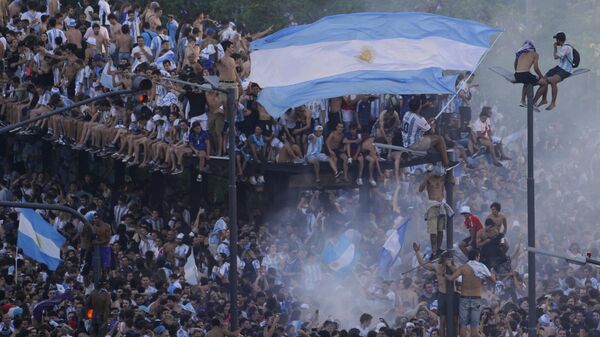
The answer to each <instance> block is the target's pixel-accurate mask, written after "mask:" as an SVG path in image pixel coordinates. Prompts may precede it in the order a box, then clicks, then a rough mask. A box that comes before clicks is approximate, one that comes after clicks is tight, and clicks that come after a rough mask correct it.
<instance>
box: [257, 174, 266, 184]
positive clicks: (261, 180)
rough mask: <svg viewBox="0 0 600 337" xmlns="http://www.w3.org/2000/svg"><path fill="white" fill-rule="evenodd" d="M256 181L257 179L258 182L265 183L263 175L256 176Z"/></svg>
mask: <svg viewBox="0 0 600 337" xmlns="http://www.w3.org/2000/svg"><path fill="white" fill-rule="evenodd" d="M257 181H258V183H259V184H264V183H265V177H263V176H258V180H257Z"/></svg>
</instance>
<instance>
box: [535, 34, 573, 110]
mask: <svg viewBox="0 0 600 337" xmlns="http://www.w3.org/2000/svg"><path fill="white" fill-rule="evenodd" d="M553 37H554V40H555V41H554V59H555V60H558V65H557V66H556V67H554V68H552V69H550V70H548V72H547V73H546V79H547V80H548V83H549V84H550V86H551V87H552V102H550V105H548V107H546V110H552V109H554V108H555V107H556V96H558V83H559V82H562V81H564V79H565V78H567V77H569V76H571V74H573V61H574V58H573V47H571V46H570V45H568V44H565V41H566V40H567V35H565V33H564V32H558V33H556V35H554V36H553ZM546 103H548V87H546V88H545V90H544V91H543V92H542V101H541V102H540V103H539V104H538V106H541V105H544V104H546Z"/></svg>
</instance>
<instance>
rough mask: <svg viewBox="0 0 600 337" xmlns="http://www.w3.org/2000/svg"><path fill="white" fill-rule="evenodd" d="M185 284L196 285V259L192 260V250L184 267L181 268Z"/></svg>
mask: <svg viewBox="0 0 600 337" xmlns="http://www.w3.org/2000/svg"><path fill="white" fill-rule="evenodd" d="M183 271H184V277H185V282H187V283H188V284H191V285H193V286H195V285H197V284H198V278H199V277H198V267H197V266H196V259H195V258H194V250H193V249H192V252H191V253H190V256H188V258H187V261H186V262H185V265H184V266H183Z"/></svg>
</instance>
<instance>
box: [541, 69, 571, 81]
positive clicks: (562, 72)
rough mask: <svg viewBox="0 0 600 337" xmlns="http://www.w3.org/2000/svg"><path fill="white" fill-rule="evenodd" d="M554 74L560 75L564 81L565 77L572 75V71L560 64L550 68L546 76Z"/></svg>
mask: <svg viewBox="0 0 600 337" xmlns="http://www.w3.org/2000/svg"><path fill="white" fill-rule="evenodd" d="M554 75H558V76H559V77H560V80H561V81H563V80H564V79H565V78H567V77H569V76H571V73H570V72H568V71H566V70H564V69H563V68H561V67H559V66H556V67H554V68H552V69H550V70H548V72H547V73H546V77H552V76H554Z"/></svg>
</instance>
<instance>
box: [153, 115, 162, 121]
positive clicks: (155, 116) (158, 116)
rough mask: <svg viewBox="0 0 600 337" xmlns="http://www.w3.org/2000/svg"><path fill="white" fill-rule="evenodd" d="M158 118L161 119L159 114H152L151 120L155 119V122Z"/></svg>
mask: <svg viewBox="0 0 600 337" xmlns="http://www.w3.org/2000/svg"><path fill="white" fill-rule="evenodd" d="M159 119H161V117H160V115H154V116H152V120H153V121H155V122H156V121H158V120H159Z"/></svg>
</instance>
